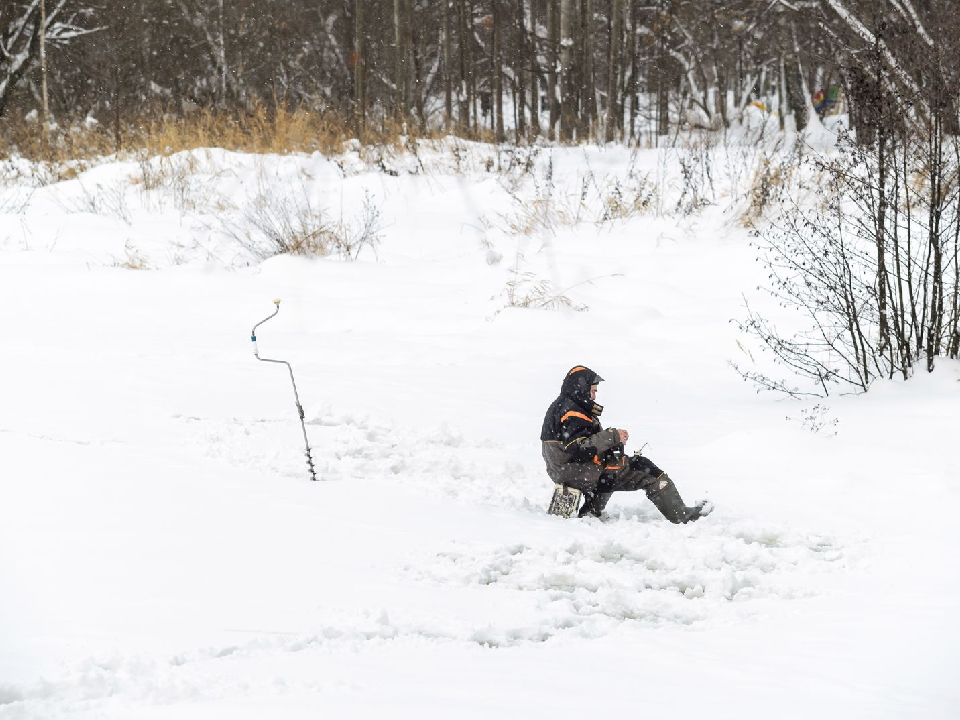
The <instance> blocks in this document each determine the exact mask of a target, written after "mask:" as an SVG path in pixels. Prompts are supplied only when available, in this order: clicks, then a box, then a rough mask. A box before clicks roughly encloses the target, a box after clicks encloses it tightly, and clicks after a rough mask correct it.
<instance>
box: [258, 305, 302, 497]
mask: <svg viewBox="0 0 960 720" xmlns="http://www.w3.org/2000/svg"><path fill="white" fill-rule="evenodd" d="M273 304H274V305H276V306H277V308H276V309H275V310H274V311H273V314H272V315H268V316H267V317H265V318H264V319H263V320H261V321H260V322H258V323H257V324H256V325H254V326H253V330H251V331H250V340H251V341H252V342H253V354H254V355H255V356H256V358H257V360H259V361H260V362H269V363H277V364H278V365H286V366H287V370H289V371H290V382H291V383H293V397H294V400H296V402H297V414H298V415H299V416H300V427H301V429H302V430H303V444H304V446H305V447H306V448H307V451H306V456H307V468H309V470H310V479H311V480H316V479H317V473H316V471H315V470H314V467H313V455H312V454H311V451H310V441H309V440H308V439H307V426H306V424H305V423H304V421H303V406H301V405H300V395H299V394H298V393H297V381H296V380H294V379H293V368H292V367H291V366H290V363H288V362H287V361H286V360H273V359H271V358H263V357H260V351H259V350H258V349H257V328H258V327H260V326H261V325H263V324H264V323H265V322H266V321H267V320H271V319H273V318H275V317H276V316H277V313H278V312H280V300H279V299H277V300H274V301H273Z"/></svg>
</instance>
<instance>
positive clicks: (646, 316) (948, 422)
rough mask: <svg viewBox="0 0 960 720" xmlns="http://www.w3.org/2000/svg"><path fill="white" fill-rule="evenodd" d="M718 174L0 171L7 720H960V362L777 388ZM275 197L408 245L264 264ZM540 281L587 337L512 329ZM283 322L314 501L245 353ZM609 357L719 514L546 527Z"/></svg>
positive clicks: (422, 161)
mask: <svg viewBox="0 0 960 720" xmlns="http://www.w3.org/2000/svg"><path fill="white" fill-rule="evenodd" d="M716 152H717V153H718V155H717V158H718V159H717V160H716V164H715V166H714V167H715V176H714V177H713V178H712V180H711V182H712V183H713V185H712V187H710V188H709V189H707V191H706V192H704V193H702V194H701V197H700V199H699V201H698V203H697V204H696V207H693V208H692V209H691V208H688V209H686V210H685V209H683V204H684V203H687V202H688V201H689V200H690V197H689V192H687V193H685V192H684V191H685V190H689V189H690V188H689V187H684V186H683V185H682V183H681V182H680V180H679V177H680V176H679V175H678V171H677V167H678V164H677V163H678V156H677V154H676V153H675V152H674V153H672V154H671V151H663V150H662V151H657V150H648V151H640V152H639V153H631V152H629V151H627V150H624V149H622V148H618V149H614V148H607V149H603V148H589V149H566V150H559V149H546V150H542V151H540V152H539V154H537V155H536V156H535V157H533V158H532V159H531V158H530V157H528V158H526V159H527V160H531V162H533V163H534V164H535V165H536V166H537V167H538V168H540V171H541V172H546V170H545V168H546V167H547V165H548V164H549V165H550V166H551V172H552V173H553V183H552V184H551V185H547V184H545V183H544V182H543V181H542V178H543V175H541V176H540V177H541V181H540V182H539V186H534V184H533V183H532V181H531V177H532V176H530V175H527V174H525V173H524V172H523V170H522V168H521V166H522V165H523V162H525V159H524V158H523V157H521V156H520V155H517V156H515V157H512V158H511V157H509V156H501V157H499V158H498V157H497V156H496V153H495V152H494V151H493V149H491V148H485V147H482V146H467V145H458V150H457V152H456V153H452V152H450V150H449V148H447V149H443V148H438V149H435V150H434V151H432V152H431V153H427V152H425V153H424V154H423V155H421V156H420V157H414V156H411V155H410V154H409V153H402V152H397V153H395V154H392V155H390V156H388V157H380V158H371V157H369V156H364V155H363V153H364V151H363V150H362V149H357V148H353V149H352V150H351V151H349V152H346V153H345V154H344V155H343V156H341V157H339V158H324V157H321V156H319V155H315V156H296V157H272V156H271V157H251V156H242V155H234V154H230V153H226V152H223V151H219V150H210V151H201V152H195V153H189V154H181V155H174V156H171V157H170V158H164V159H157V158H154V159H142V160H140V161H133V160H129V159H126V160H117V161H114V162H108V163H105V164H103V165H101V166H99V167H96V168H92V169H88V170H86V171H85V172H83V173H81V174H80V175H79V176H77V177H74V178H72V179H67V180H63V181H60V182H52V183H51V182H48V180H49V174H48V173H49V169H46V170H45V169H43V168H39V167H36V166H31V165H29V164H28V163H24V162H22V161H17V160H10V161H8V162H6V163H4V164H3V165H2V166H0V178H2V182H0V249H2V255H0V307H2V308H3V315H2V323H3V325H2V327H3V346H2V373H0V383H2V385H0V389H2V399H3V402H2V403H0V457H2V468H3V470H2V481H0V718H3V720H11V719H13V718H17V719H20V718H38V719H39V718H43V719H47V718H62V717H71V718H123V719H125V720H126V719H140V718H143V719H150V720H155V719H157V718H177V719H178V720H180V719H184V718H230V719H231V720H238V719H241V718H263V717H279V718H308V717H309V718H316V717H333V718H374V717H376V718H383V717H391V718H392V717H411V718H413V717H416V718H421V719H425V718H451V717H456V718H489V717H501V718H502V717H523V718H551V719H555V718H566V717H584V716H589V715H596V714H606V715H610V714H611V713H612V714H615V716H617V717H668V718H669V717H690V716H695V717H701V718H738V719H740V718H771V717H775V718H804V719H807V718H810V717H814V716H815V717H829V718H924V719H925V720H930V719H935V718H957V717H960V683H958V682H957V680H958V678H960V651H958V648H960V618H958V616H960V613H958V609H960V607H958V600H957V598H958V597H960V561H958V550H960V530H958V523H957V521H956V516H957V508H958V507H960V481H958V477H960V461H958V457H957V453H956V437H957V428H958V419H960V363H956V362H947V361H941V362H939V363H938V368H937V370H936V372H934V373H933V374H931V375H927V374H926V373H920V374H918V375H917V377H915V378H914V379H912V380H911V381H909V382H906V383H904V382H892V381H891V382H882V383H878V384H877V385H876V386H875V387H874V389H873V390H871V392H870V393H869V394H868V395H866V396H861V397H839V398H829V399H828V400H826V401H822V402H819V403H813V402H806V403H801V402H798V401H784V400H782V399H779V398H777V397H776V396H773V395H757V394H756V393H755V392H754V390H753V388H751V387H750V386H749V385H747V384H745V383H744V382H742V381H741V380H740V378H739V377H738V376H737V375H736V373H735V372H734V371H733V370H732V369H730V367H729V365H728V361H729V360H731V359H733V360H737V361H738V362H745V361H746V360H747V359H748V358H749V357H750V356H751V355H753V356H757V355H758V354H759V349H758V348H757V347H754V346H751V345H750V343H749V342H748V340H747V339H746V338H743V337H740V336H738V332H737V330H736V325H735V324H733V323H731V322H730V320H731V319H732V318H736V317H740V316H741V315H742V303H743V294H744V293H748V294H751V304H754V305H756V304H758V303H762V296H759V295H757V294H756V293H755V292H754V290H755V287H756V285H757V284H758V283H759V282H761V281H762V278H761V277H759V275H760V274H761V273H760V270H759V267H758V265H757V264H756V263H755V262H754V260H753V254H752V252H751V249H750V247H749V237H748V234H747V232H746V231H745V230H744V229H743V226H742V224H741V223H740V222H739V220H738V218H739V213H741V212H742V211H743V199H744V198H745V197H746V194H747V193H748V192H749V180H750V177H749V161H750V159H751V157H753V156H752V155H750V153H749V152H747V151H744V152H743V154H742V155H741V156H739V159H738V156H736V155H731V154H730V153H729V152H728V151H716ZM723 152H727V154H726V155H725V156H723ZM511 160H512V161H513V162H515V163H517V166H516V167H515V168H513V169H509V168H508V167H505V166H506V165H509V163H510V162H511ZM497 165H499V166H500V169H501V171H502V172H500V173H497V172H496V171H495V170H496V166H497ZM631 169H632V170H633V171H636V172H635V173H634V175H633V177H634V179H633V181H631V180H630V175H631ZM637 173H639V175H643V174H644V173H647V174H648V177H649V178H650V179H652V182H653V185H654V186H656V188H657V197H656V199H655V200H654V202H653V203H652V205H651V206H650V207H649V208H647V209H646V210H644V211H643V212H640V213H635V214H631V215H629V216H628V217H624V218H621V219H613V220H609V219H608V220H607V221H603V220H602V216H603V211H604V207H605V206H604V203H603V202H602V198H603V197H607V198H609V197H610V189H611V187H613V183H614V182H615V181H616V182H620V183H622V184H623V186H624V187H627V186H629V185H630V183H631V182H634V184H636V182H637V181H636V178H637V177H638V176H639V175H638V174H637ZM548 188H549V192H547V189H548ZM264 193H267V194H270V193H273V196H275V197H287V196H289V197H303V198H309V199H310V200H309V202H310V203H312V205H311V207H315V208H322V209H323V210H324V212H328V213H330V214H331V215H332V216H333V217H338V218H340V219H341V220H342V221H343V222H344V223H349V222H353V219H354V218H356V217H357V213H358V212H359V208H360V207H361V206H362V204H363V202H364V198H365V197H370V198H372V199H373V201H374V202H375V203H376V205H377V206H378V207H379V209H380V211H381V216H382V221H383V227H382V231H381V242H380V243H379V245H378V246H377V247H376V248H375V249H374V248H367V249H365V250H363V251H362V252H361V253H360V257H359V259H358V260H357V261H355V262H346V261H342V260H338V259H336V258H333V257H330V258H321V259H316V258H314V259H306V258H298V257H289V256H281V257H273V258H270V259H267V260H261V259H259V258H258V257H256V253H255V252H253V251H251V248H250V247H245V245H249V243H244V242H240V241H239V240H238V237H239V235H238V231H237V229H238V228H241V229H244V228H246V229H249V227H248V225H245V224H244V223H245V222H246V221H245V217H246V216H244V214H243V208H244V207H248V206H249V203H250V202H252V198H254V196H256V195H258V194H259V195H260V196H262V195H263V194H264ZM544 208H549V210H548V211H546V212H545V213H544V214H543V217H549V218H552V219H553V220H552V221H551V224H550V226H549V227H548V226H546V225H544V224H543V223H542V222H541V223H539V224H538V223H537V222H536V221H535V219H534V220H531V217H534V218H535V217H536V216H537V213H538V212H540V211H542V210H543V209H544ZM559 216H563V217H564V218H565V219H564V220H563V221H557V217H559ZM524 218H526V221H525V222H524V221H523V220H524ZM522 225H526V226H527V227H526V229H527V230H529V231H530V232H529V234H516V232H515V231H511V230H510V229H509V228H510V227H514V228H515V229H516V228H518V227H519V226H522ZM511 280H516V281H518V282H517V284H515V285H514V286H512V288H511V286H510V284H509V283H510V281H511ZM544 281H549V282H550V283H551V285H550V288H552V289H550V290H549V291H548V292H547V296H548V297H549V295H551V294H556V293H558V292H559V293H560V294H562V295H563V296H564V297H565V298H566V299H567V300H569V305H571V306H582V305H585V306H587V307H588V309H587V310H584V311H579V312H578V311H575V310H574V309H572V308H571V307H566V306H565V305H566V303H564V302H561V301H560V300H559V299H558V300H557V302H555V303H553V304H554V305H560V306H561V307H558V308H554V309H545V308H536V307H527V308H522V307H510V304H511V303H510V298H511V293H512V297H513V299H514V301H515V302H514V303H513V304H522V303H520V302H518V301H519V300H522V299H524V298H528V299H529V298H533V299H534V300H535V299H536V298H537V297H541V298H542V297H543V293H541V294H540V295H539V296H538V295H537V293H536V292H535V287H536V286H537V284H538V283H540V284H541V285H540V287H541V288H542V287H544V286H543V285H542V283H543V282H544ZM274 298H282V299H283V303H282V305H281V309H280V313H279V315H278V316H277V317H276V318H275V319H273V320H271V321H270V322H269V323H267V324H265V325H263V326H262V327H261V328H260V330H259V331H258V341H259V347H260V352H261V355H262V356H264V357H274V358H282V359H286V360H289V361H290V362H291V363H292V365H293V368H294V371H295V374H296V380H297V385H298V389H299V392H300V398H301V400H302V402H303V405H304V408H305V411H306V422H307V432H308V435H309V438H310V442H311V444H312V446H313V448H314V457H315V459H316V463H317V469H318V473H319V475H320V477H321V482H318V483H311V482H309V480H308V479H307V475H306V465H305V462H304V458H303V446H302V436H301V429H300V425H299V421H298V418H297V415H296V410H295V406H294V401H293V392H292V388H291V385H290V379H289V376H288V375H287V373H286V371H285V369H284V368H283V367H282V366H278V365H269V364H265V363H259V362H257V361H256V359H255V358H254V356H253V354H252V352H251V347H250V345H251V343H250V340H249V333H250V329H251V327H252V326H253V325H254V323H256V322H257V321H259V320H261V319H262V318H264V317H266V316H267V315H269V314H270V313H271V312H272V310H273V304H272V300H273V299H274ZM581 363H585V364H588V365H590V366H591V367H593V368H594V369H596V370H598V371H599V372H600V373H601V374H602V375H603V376H604V378H606V381H605V382H604V383H603V384H602V385H601V393H600V397H599V398H598V399H599V401H600V402H601V403H603V404H604V405H605V406H606V408H607V409H606V411H605V413H604V416H603V419H604V422H605V423H606V424H608V425H610V426H616V427H624V428H627V429H628V430H630V431H631V434H632V437H631V443H630V447H629V449H630V450H633V449H637V448H639V447H640V446H641V445H644V444H645V453H646V454H647V455H648V456H649V457H651V458H653V459H654V460H655V461H656V462H657V463H658V464H659V465H661V466H662V467H663V468H665V469H666V470H667V471H668V472H669V473H670V474H671V476H673V477H674V479H675V480H676V482H677V485H678V487H679V488H680V491H681V493H682V494H683V496H684V498H685V499H687V500H688V501H692V500H695V499H697V498H701V497H705V498H709V499H711V500H712V501H713V502H714V503H715V504H716V507H717V509H716V510H715V512H714V513H713V514H712V515H711V516H709V517H708V518H706V519H704V520H702V521H700V522H698V523H696V524H692V525H690V526H680V527H678V526H673V525H671V524H669V523H668V522H666V521H665V520H664V519H663V518H661V517H660V516H659V514H658V513H657V511H656V510H655V509H654V508H653V506H652V505H651V504H650V503H649V502H648V501H647V500H646V499H645V498H644V497H643V496H642V495H640V494H636V493H627V494H618V495H617V496H615V497H614V500H613V501H612V502H611V505H610V508H609V510H610V515H611V517H610V518H609V519H608V520H606V521H604V522H600V521H597V520H583V521H577V520H562V519H559V518H555V517H551V516H547V515H546V514H545V507H546V504H547V501H548V499H549V496H550V491H551V485H550V483H549V481H548V480H547V478H546V476H545V473H544V471H543V467H542V460H541V458H540V448H539V441H538V434H539V429H540V423H541V420H542V416H543V412H544V410H545V409H546V407H547V405H548V404H549V403H550V401H551V400H552V399H553V398H554V397H555V395H556V392H557V390H558V388H559V385H560V381H561V380H562V378H563V375H564V373H565V372H566V370H567V369H569V368H570V367H571V366H573V365H575V364H581ZM834 421H836V422H835V424H834ZM817 427H819V428H820V431H819V432H811V431H810V430H811V428H817Z"/></svg>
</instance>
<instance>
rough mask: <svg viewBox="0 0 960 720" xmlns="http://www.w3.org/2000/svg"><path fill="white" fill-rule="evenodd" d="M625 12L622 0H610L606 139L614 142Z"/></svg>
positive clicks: (618, 112)
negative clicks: (621, 40)
mask: <svg viewBox="0 0 960 720" xmlns="http://www.w3.org/2000/svg"><path fill="white" fill-rule="evenodd" d="M622 14H623V3H622V0H610V15H611V17H610V67H609V68H608V73H607V118H606V141H607V142H613V140H614V138H615V137H616V131H617V126H618V125H619V123H618V122H617V118H618V117H620V115H621V113H620V98H619V93H618V91H619V89H620V75H619V73H620V16H621V15H622Z"/></svg>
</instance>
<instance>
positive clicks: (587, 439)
mask: <svg viewBox="0 0 960 720" xmlns="http://www.w3.org/2000/svg"><path fill="white" fill-rule="evenodd" d="M602 379H603V378H601V377H600V376H599V375H597V373H595V372H594V371H593V370H591V369H590V368H588V367H584V366H583V365H577V366H576V367H574V368H573V369H571V370H570V372H568V373H567V375H566V377H564V379H563V385H562V386H561V388H560V395H559V397H557V399H556V400H554V401H553V402H552V403H551V404H550V407H549V408H547V413H546V415H545V416H544V418H543V428H542V429H541V431H540V440H541V443H542V449H543V460H544V462H545V463H546V465H547V474H548V475H549V476H550V479H551V480H553V481H554V482H556V483H560V484H561V485H569V486H572V487H575V488H579V489H580V490H588V491H589V490H593V489H594V488H595V487H596V484H597V482H598V481H599V479H600V474H601V473H602V472H603V471H604V470H605V469H607V468H608V467H609V468H610V469H613V465H612V464H611V463H614V462H615V461H614V460H613V458H612V457H611V456H612V454H613V451H614V450H616V449H620V448H621V445H620V434H619V432H618V431H617V430H616V429H615V428H608V429H606V430H604V429H603V427H602V426H601V425H600V419H599V418H600V413H602V412H603V407H602V406H600V405H598V404H597V403H595V402H594V401H593V400H591V399H590V386H591V385H596V384H597V383H599V382H600V381H601V380H602Z"/></svg>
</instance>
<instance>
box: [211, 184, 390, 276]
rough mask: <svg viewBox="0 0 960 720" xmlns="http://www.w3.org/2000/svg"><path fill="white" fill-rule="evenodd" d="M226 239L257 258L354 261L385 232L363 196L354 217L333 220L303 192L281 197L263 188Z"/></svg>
mask: <svg viewBox="0 0 960 720" xmlns="http://www.w3.org/2000/svg"><path fill="white" fill-rule="evenodd" d="M225 228H226V231H227V234H228V235H230V236H232V237H233V238H234V239H235V240H237V241H239V243H240V244H241V246H242V247H244V248H245V249H246V250H247V251H248V252H249V253H251V254H252V255H253V256H254V257H256V258H258V259H261V260H262V259H266V258H268V257H272V256H274V255H320V256H328V255H335V256H338V257H342V258H344V259H348V260H352V259H356V258H357V257H358V256H359V254H360V252H361V251H362V250H363V249H364V248H365V247H371V248H372V247H375V246H376V245H377V244H378V243H379V241H380V232H381V230H382V223H381V213H380V208H379V207H378V206H377V204H376V202H375V201H374V199H373V197H372V196H371V195H370V194H369V193H365V194H364V200H363V203H362V205H361V209H360V212H359V214H358V216H357V217H355V218H345V217H343V216H341V217H340V218H339V219H336V218H332V217H330V216H329V215H328V213H327V212H326V211H325V210H324V209H323V208H322V207H321V206H320V205H319V203H317V202H316V201H315V200H313V199H312V198H311V197H310V194H309V192H308V191H307V189H306V187H305V186H301V187H300V189H299V192H289V193H287V192H284V193H282V194H281V193H280V192H278V191H276V190H274V189H273V188H271V187H270V186H264V187H261V189H260V192H259V193H258V194H257V196H256V197H254V198H253V200H252V201H251V202H250V203H249V204H248V205H247V206H246V207H245V208H244V209H243V210H242V214H241V218H240V220H239V221H234V222H231V223H227V224H226V226H225Z"/></svg>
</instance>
